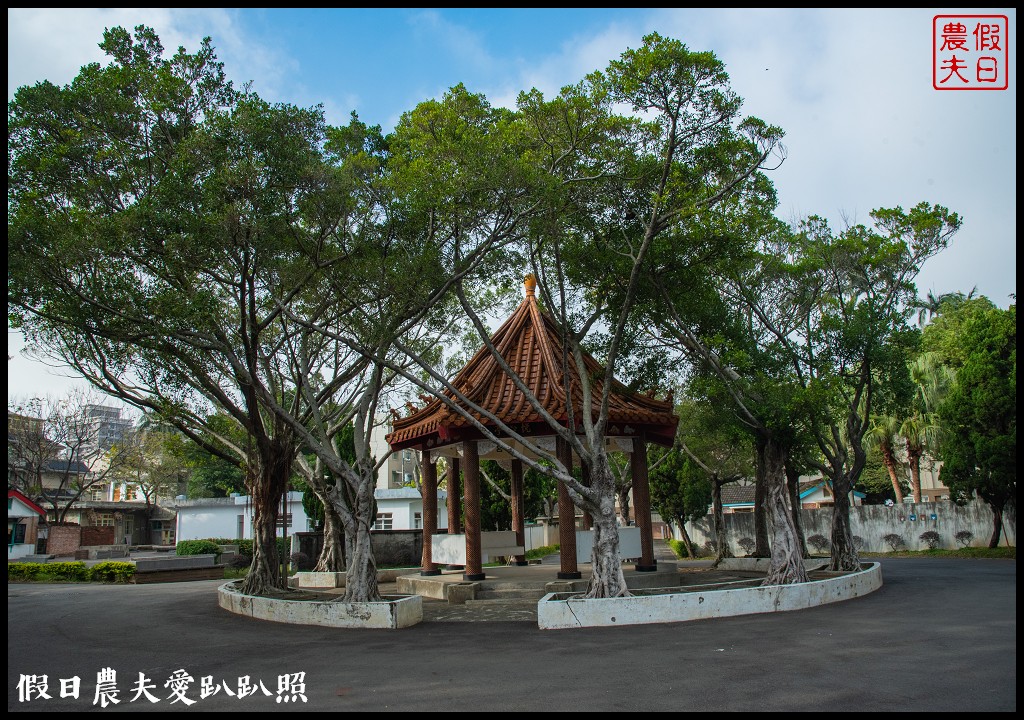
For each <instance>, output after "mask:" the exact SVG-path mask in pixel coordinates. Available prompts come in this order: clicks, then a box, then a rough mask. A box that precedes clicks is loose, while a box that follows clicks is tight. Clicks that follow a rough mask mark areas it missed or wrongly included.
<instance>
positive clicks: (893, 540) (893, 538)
mask: <svg viewBox="0 0 1024 720" xmlns="http://www.w3.org/2000/svg"><path fill="white" fill-rule="evenodd" d="M882 540H884V541H885V544H886V545H888V546H889V547H890V548H892V551H893V552H896V551H897V550H899V549H900V548H905V547H906V546H907V543H906V542H905V541H904V540H903V536H902V535H897V534H896V533H889V534H888V535H883V536H882Z"/></svg>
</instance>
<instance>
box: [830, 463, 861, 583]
mask: <svg viewBox="0 0 1024 720" xmlns="http://www.w3.org/2000/svg"><path fill="white" fill-rule="evenodd" d="M837 474H838V477H833V478H832V495H833V500H834V501H835V504H834V505H833V506H832V561H831V562H830V563H829V566H828V568H829V570H845V571H852V570H860V556H858V555H857V546H856V545H854V543H853V530H852V529H851V528H850V490H851V482H850V477H849V475H847V474H846V473H837Z"/></svg>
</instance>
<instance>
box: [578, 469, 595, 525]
mask: <svg viewBox="0 0 1024 720" xmlns="http://www.w3.org/2000/svg"><path fill="white" fill-rule="evenodd" d="M580 465H581V466H582V467H583V484H584V485H586V486H587V487H590V467H589V466H587V465H586V464H585V463H580ZM593 527H594V518H593V517H591V515H590V512H589V511H588V510H587V509H586V508H583V529H584V530H590V529H591V528H593Z"/></svg>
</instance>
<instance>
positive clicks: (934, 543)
mask: <svg viewBox="0 0 1024 720" xmlns="http://www.w3.org/2000/svg"><path fill="white" fill-rule="evenodd" d="M918 539H919V540H920V541H921V542H923V543H925V544H926V545H927V546H928V548H929V549H930V550H934V549H935V548H937V547H938V546H939V540H940V538H939V534H938V533H937V532H935V531H934V530H929V531H928V532H923V533H921V536H920V537H919V538H918Z"/></svg>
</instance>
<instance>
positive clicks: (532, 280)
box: [523, 273, 537, 297]
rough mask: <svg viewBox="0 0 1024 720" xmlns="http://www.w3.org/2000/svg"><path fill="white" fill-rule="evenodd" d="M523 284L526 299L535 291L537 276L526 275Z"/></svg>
mask: <svg viewBox="0 0 1024 720" xmlns="http://www.w3.org/2000/svg"><path fill="white" fill-rule="evenodd" d="M523 284H524V285H525V286H526V297H533V293H534V290H536V289H537V276H536V275H534V274H533V273H526V277H525V278H523Z"/></svg>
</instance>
